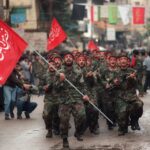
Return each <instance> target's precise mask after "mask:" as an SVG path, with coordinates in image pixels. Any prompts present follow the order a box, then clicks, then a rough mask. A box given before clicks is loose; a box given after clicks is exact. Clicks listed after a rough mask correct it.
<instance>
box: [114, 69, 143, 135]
mask: <svg viewBox="0 0 150 150" xmlns="http://www.w3.org/2000/svg"><path fill="white" fill-rule="evenodd" d="M133 72H134V70H133V69H130V68H127V69H121V70H120V71H119V75H120V76H119V78H120V81H121V84H120V88H119V89H118V92H117V95H118V96H117V103H116V110H117V116H118V117H117V119H118V125H119V130H120V131H121V132H123V134H124V133H126V132H127V129H128V121H129V117H130V118H131V122H134V123H135V122H136V121H138V119H139V117H141V116H142V112H143V102H142V101H141V100H139V98H138V97H137V95H136V86H137V82H136V80H135V79H131V78H127V77H128V75H129V74H130V73H133Z"/></svg>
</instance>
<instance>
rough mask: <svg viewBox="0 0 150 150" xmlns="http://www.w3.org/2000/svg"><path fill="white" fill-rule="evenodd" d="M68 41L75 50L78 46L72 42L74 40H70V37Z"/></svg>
mask: <svg viewBox="0 0 150 150" xmlns="http://www.w3.org/2000/svg"><path fill="white" fill-rule="evenodd" d="M68 41H69V42H70V44H71V45H72V46H73V47H74V48H76V45H75V44H74V43H73V42H72V40H71V39H70V37H68Z"/></svg>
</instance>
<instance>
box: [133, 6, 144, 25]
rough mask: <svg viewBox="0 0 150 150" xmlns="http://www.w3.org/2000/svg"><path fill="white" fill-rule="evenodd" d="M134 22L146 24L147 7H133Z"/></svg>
mask: <svg viewBox="0 0 150 150" xmlns="http://www.w3.org/2000/svg"><path fill="white" fill-rule="evenodd" d="M132 12H133V24H144V22H145V8H144V7H133V8H132Z"/></svg>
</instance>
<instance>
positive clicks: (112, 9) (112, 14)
mask: <svg viewBox="0 0 150 150" xmlns="http://www.w3.org/2000/svg"><path fill="white" fill-rule="evenodd" d="M108 20H109V23H110V24H117V21H118V8H117V5H109V7H108Z"/></svg>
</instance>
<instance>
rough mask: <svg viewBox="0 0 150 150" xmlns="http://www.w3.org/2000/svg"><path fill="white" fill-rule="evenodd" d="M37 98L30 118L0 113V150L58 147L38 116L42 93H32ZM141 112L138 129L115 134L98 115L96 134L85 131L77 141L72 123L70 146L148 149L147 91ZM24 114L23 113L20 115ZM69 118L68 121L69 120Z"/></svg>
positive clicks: (83, 149) (100, 149)
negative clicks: (15, 117) (7, 119)
mask: <svg viewBox="0 0 150 150" xmlns="http://www.w3.org/2000/svg"><path fill="white" fill-rule="evenodd" d="M33 98H34V101H37V102H38V107H37V109H36V110H35V111H34V112H33V113H32V115H31V119H30V120H26V119H23V120H17V119H14V120H10V121H5V120H4V113H0V150H61V149H62V141H61V139H60V137H56V136H54V137H53V138H52V139H46V138H45V134H46V130H45V128H44V122H43V120H42V109H43V97H37V96H34V97H33ZM143 101H144V103H145V105H144V114H143V116H142V118H141V119H140V125H141V128H142V129H141V131H136V132H133V131H131V130H130V129H129V133H128V134H127V135H125V136H122V137H118V135H117V128H116V129H115V130H114V131H108V130H107V128H106V125H105V120H104V119H103V118H102V117H101V118H100V121H99V122H100V134H99V135H96V136H95V135H91V134H90V133H89V132H88V131H87V132H86V133H85V136H84V141H83V142H78V141H77V140H76V139H75V138H74V136H73V132H74V126H73V125H72V128H71V130H70V132H69V134H70V135H69V143H70V149H71V150H150V109H149V108H150V92H149V93H148V94H147V95H146V96H145V97H144V98H143ZM23 117H24V116H23ZM72 122H73V121H72V120H71V124H72Z"/></svg>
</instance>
